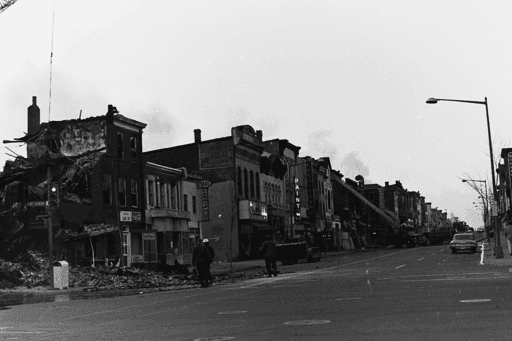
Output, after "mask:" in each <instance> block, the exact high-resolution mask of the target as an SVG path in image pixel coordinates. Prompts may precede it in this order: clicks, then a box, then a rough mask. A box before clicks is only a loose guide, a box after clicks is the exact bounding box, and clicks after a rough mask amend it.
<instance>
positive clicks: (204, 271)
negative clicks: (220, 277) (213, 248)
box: [192, 239, 212, 288]
mask: <svg viewBox="0 0 512 341" xmlns="http://www.w3.org/2000/svg"><path fill="white" fill-rule="evenodd" d="M211 263H212V257H211V256H210V252H209V251H208V249H207V248H206V246H204V245H203V244H202V243H201V239H199V241H198V243H197V245H196V246H195V247H194V250H193V251H192V265H193V266H194V267H195V268H196V269H197V275H198V277H199V283H201V287H203V288H205V287H207V286H208V272H209V271H210V264H211Z"/></svg>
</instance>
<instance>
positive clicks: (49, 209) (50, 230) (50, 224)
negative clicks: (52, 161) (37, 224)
mask: <svg viewBox="0 0 512 341" xmlns="http://www.w3.org/2000/svg"><path fill="white" fill-rule="evenodd" d="M51 181H52V170H51V166H50V165H48V169H47V181H46V188H47V190H48V204H47V206H46V214H47V215H48V218H47V219H46V222H47V225H48V274H49V275H50V288H51V289H53V288H54V283H53V212H54V207H52V206H51V203H52V188H51V186H50V183H51Z"/></svg>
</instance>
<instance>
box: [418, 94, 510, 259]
mask: <svg viewBox="0 0 512 341" xmlns="http://www.w3.org/2000/svg"><path fill="white" fill-rule="evenodd" d="M440 101H446V102H461V103H471V104H483V105H485V114H486V116H487V134H488V136H489V154H490V158H491V176H492V193H493V199H494V201H495V202H497V201H498V191H497V188H496V176H495V175H494V161H493V159H494V157H493V154H492V142H491V141H492V140H491V124H490V122H489V107H488V106H487V97H485V99H484V101H483V102H482V101H467V100H462V99H446V98H433V97H431V98H429V99H427V104H436V103H437V102H440ZM494 231H495V235H496V245H495V249H494V250H495V257H496V258H503V249H502V247H501V241H500V227H499V222H498V219H494Z"/></svg>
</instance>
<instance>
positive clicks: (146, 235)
mask: <svg viewBox="0 0 512 341" xmlns="http://www.w3.org/2000/svg"><path fill="white" fill-rule="evenodd" d="M142 239H143V240H156V232H143V233H142Z"/></svg>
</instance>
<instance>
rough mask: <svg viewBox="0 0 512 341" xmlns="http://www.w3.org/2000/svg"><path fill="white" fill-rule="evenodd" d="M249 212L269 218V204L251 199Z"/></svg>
mask: <svg viewBox="0 0 512 341" xmlns="http://www.w3.org/2000/svg"><path fill="white" fill-rule="evenodd" d="M249 213H251V214H254V215H260V216H263V217H264V219H267V205H265V204H262V203H260V202H257V201H249Z"/></svg>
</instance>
